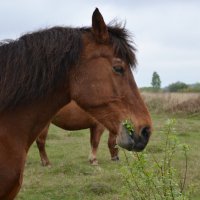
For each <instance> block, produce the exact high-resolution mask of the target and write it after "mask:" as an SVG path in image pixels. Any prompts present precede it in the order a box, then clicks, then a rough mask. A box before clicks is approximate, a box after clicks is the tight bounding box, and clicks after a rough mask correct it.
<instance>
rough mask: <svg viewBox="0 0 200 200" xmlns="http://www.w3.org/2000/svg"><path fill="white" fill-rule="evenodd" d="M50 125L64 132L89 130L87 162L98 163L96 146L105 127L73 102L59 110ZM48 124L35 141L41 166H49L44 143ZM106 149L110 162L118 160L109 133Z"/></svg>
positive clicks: (112, 139)
mask: <svg viewBox="0 0 200 200" xmlns="http://www.w3.org/2000/svg"><path fill="white" fill-rule="evenodd" d="M51 123H53V124H54V125H56V126H58V127H60V128H62V129H65V130H70V131H74V130H80V129H86V128H89V129H90V144H91V149H92V151H91V154H90V156H89V161H90V163H91V164H92V165H97V164H98V161H97V158H96V154H97V149H98V145H99V142H100V138H101V135H102V134H103V132H104V130H105V127H104V126H103V125H102V124H101V123H99V122H98V121H97V120H95V119H94V118H93V117H92V116H90V115H89V114H88V113H86V112H85V111H84V110H82V109H81V108H80V107H79V106H78V105H77V104H76V103H75V102H74V101H71V102H70V103H69V104H67V105H66V106H64V107H63V108H62V109H60V110H59V112H58V113H56V115H55V116H54V117H53V119H52V121H51ZM48 129H49V124H48V125H47V126H46V127H45V128H44V129H43V131H42V132H41V133H40V135H39V136H38V137H37V139H36V143H37V146H38V149H39V153H40V158H41V162H42V165H43V166H47V165H49V164H50V162H49V159H48V156H47V153H46V149H45V142H46V138H47V134H48ZM108 148H109V150H110V155H111V160H113V161H116V160H119V157H118V148H116V133H115V134H114V133H112V132H109V137H108Z"/></svg>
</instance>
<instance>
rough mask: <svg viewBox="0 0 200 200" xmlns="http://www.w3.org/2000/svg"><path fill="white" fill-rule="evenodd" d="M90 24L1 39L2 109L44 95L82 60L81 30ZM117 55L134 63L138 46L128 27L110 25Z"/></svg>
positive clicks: (110, 32) (63, 79) (0, 91)
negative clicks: (131, 37) (132, 39)
mask: <svg viewBox="0 0 200 200" xmlns="http://www.w3.org/2000/svg"><path fill="white" fill-rule="evenodd" d="M86 30H87V31H91V28H69V27H53V28H50V29H45V30H41V31H37V32H34V33H28V34H25V35H23V36H22V37H20V38H19V39H17V40H10V41H6V42H0V86H1V89H0V111H3V110H4V109H7V108H14V107H15V106H16V105H20V104H25V103H27V102H30V101H33V100H36V99H38V98H42V97H44V96H46V95H47V93H50V92H53V91H54V90H55V89H56V88H57V87H59V85H61V84H62V83H63V82H64V81H65V79H66V74H67V70H69V67H70V66H73V65H76V64H77V62H78V61H79V58H80V54H81V50H82V37H81V36H82V33H83V32H84V31H86ZM108 31H109V34H110V38H111V43H112V45H113V47H114V49H115V53H116V55H117V56H118V57H120V58H122V59H123V60H125V61H126V62H127V63H128V64H129V65H130V66H135V64H136V58H135V54H134V52H135V48H134V47H133V45H132V43H131V40H130V37H129V34H128V32H127V30H126V29H125V28H121V27H120V26H118V25H115V26H108Z"/></svg>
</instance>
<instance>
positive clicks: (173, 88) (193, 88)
mask: <svg viewBox="0 0 200 200" xmlns="http://www.w3.org/2000/svg"><path fill="white" fill-rule="evenodd" d="M140 90H141V91H142V92H200V83H194V84H186V83H183V82H180V81H178V82H175V83H171V84H170V85H168V86H167V87H164V88H158V87H153V86H152V87H142V88H140Z"/></svg>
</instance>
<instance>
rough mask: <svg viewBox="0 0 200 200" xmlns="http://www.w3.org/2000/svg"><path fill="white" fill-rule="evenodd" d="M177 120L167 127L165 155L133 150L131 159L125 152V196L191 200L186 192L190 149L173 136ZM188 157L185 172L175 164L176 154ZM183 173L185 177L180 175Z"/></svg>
mask: <svg viewBox="0 0 200 200" xmlns="http://www.w3.org/2000/svg"><path fill="white" fill-rule="evenodd" d="M174 123H175V120H169V121H168V122H167V124H166V126H165V127H164V129H163V133H164V134H165V140H164V142H163V144H162V148H163V153H162V156H163V157H162V158H160V159H158V158H156V157H155V155H154V154H153V153H147V152H142V153H132V157H131V159H130V158H129V156H127V154H126V153H125V151H124V153H125V158H126V166H125V167H123V168H122V171H121V172H122V175H123V177H124V180H125V185H124V194H123V195H124V196H127V195H130V196H131V199H135V200H188V199H189V192H188V191H186V186H185V185H186V178H187V165H188V162H187V151H188V146H187V145H185V144H180V143H179V142H178V139H177V137H175V136H174V135H173V132H174V131H175V130H174V128H173V127H174ZM180 150H181V152H182V153H183V154H184V156H185V161H184V166H185V168H184V174H183V175H182V176H181V175H180V173H179V170H178V169H175V168H174V167H173V162H175V158H176V153H177V152H178V151H180ZM180 176H181V177H180Z"/></svg>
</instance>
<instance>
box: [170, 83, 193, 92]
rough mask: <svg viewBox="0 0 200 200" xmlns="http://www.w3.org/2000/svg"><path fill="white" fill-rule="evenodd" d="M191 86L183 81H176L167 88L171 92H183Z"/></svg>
mask: <svg viewBox="0 0 200 200" xmlns="http://www.w3.org/2000/svg"><path fill="white" fill-rule="evenodd" d="M188 87H189V86H188V85H187V84H185V83H183V82H179V81H178V82H176V83H172V84H170V85H169V86H168V87H167V90H168V91H169V92H181V91H184V90H186V89H187V88H188Z"/></svg>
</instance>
